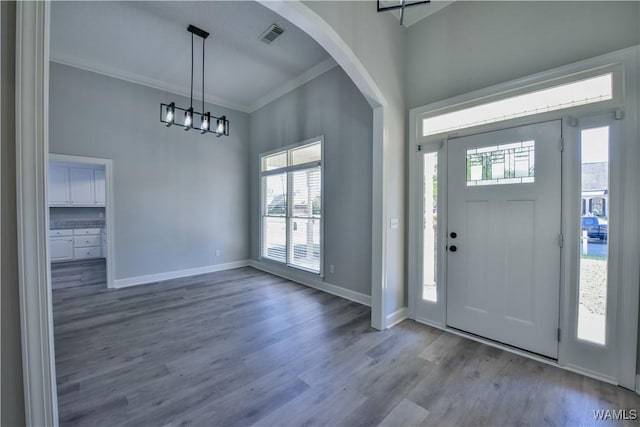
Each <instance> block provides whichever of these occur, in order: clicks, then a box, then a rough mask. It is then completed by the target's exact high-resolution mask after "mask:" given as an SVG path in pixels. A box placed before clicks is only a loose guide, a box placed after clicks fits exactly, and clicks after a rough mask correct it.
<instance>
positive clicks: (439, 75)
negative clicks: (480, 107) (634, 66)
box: [405, 1, 640, 108]
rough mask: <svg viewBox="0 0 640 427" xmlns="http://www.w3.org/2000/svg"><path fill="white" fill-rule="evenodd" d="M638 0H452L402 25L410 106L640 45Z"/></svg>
mask: <svg viewBox="0 0 640 427" xmlns="http://www.w3.org/2000/svg"><path fill="white" fill-rule="evenodd" d="M639 8H640V2H637V1H636V2H633V1H626V2H611V1H607V2H580V3H576V2H573V1H568V2H565V1H553V2H551V1H539V2H533V1H523V2H520V1H517V2H506V1H498V2H490V1H474V2H465V1H460V2H455V3H453V4H452V5H451V6H448V7H446V8H444V9H443V10H441V11H439V12H437V13H435V14H433V15H431V16H430V17H428V18H426V19H424V20H422V21H420V22H418V23H417V24H415V25H413V26H411V27H410V28H409V30H408V50H407V78H406V82H405V90H406V94H407V107H408V108H414V107H418V106H421V105H426V104H429V103H432V102H435V101H440V100H443V99H447V98H450V97H452V96H456V95H460V94H463V93H467V92H470V91H473V90H476V89H480V88H483V87H487V86H491V85H494V84H497V83H502V82H505V81H508V80H513V79H516V78H518V77H523V76H527V75H529V74H533V73H536V72H540V71H544V70H548V69H551V68H554V67H559V66H561V65H565V64H570V63H573V62H577V61H580V60H583V59H587V58H591V57H594V56H598V55H601V54H604V53H607V52H611V51H614V50H618V49H622V48H625V47H629V46H633V45H636V44H638V43H640V26H639V25H640V24H639V22H640V9H639Z"/></svg>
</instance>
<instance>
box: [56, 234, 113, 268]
mask: <svg viewBox="0 0 640 427" xmlns="http://www.w3.org/2000/svg"><path fill="white" fill-rule="evenodd" d="M49 236H50V239H49V242H50V246H49V252H50V256H51V261H52V262H55V261H71V260H78V259H89V258H106V257H107V237H106V236H107V234H106V230H104V229H102V228H76V229H68V230H50V232H49Z"/></svg>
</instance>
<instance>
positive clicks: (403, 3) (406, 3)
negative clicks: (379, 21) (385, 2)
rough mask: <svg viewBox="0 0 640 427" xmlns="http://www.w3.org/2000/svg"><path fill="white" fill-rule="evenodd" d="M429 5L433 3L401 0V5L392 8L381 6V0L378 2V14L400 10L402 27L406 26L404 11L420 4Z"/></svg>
mask: <svg viewBox="0 0 640 427" xmlns="http://www.w3.org/2000/svg"><path fill="white" fill-rule="evenodd" d="M427 3H431V0H415V1H411V0H409V1H407V0H400V4H394V5H391V6H381V5H380V0H378V9H377V11H378V13H380V12H386V11H388V10H398V9H400V25H402V24H404V10H405V9H406V8H408V7H411V6H417V5H419V4H427Z"/></svg>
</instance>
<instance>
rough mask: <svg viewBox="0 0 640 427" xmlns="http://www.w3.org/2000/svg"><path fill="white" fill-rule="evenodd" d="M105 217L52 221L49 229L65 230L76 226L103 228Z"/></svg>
mask: <svg viewBox="0 0 640 427" xmlns="http://www.w3.org/2000/svg"><path fill="white" fill-rule="evenodd" d="M103 227H104V219H65V220H56V221H51V223H50V224H49V229H51V230H64V229H74V228H103Z"/></svg>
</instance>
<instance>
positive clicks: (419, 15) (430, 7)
mask: <svg viewBox="0 0 640 427" xmlns="http://www.w3.org/2000/svg"><path fill="white" fill-rule="evenodd" d="M454 1H455V0H431V3H426V4H420V5H416V6H410V7H407V8H405V9H404V22H403V25H404V26H405V27H410V26H411V25H413V24H415V23H416V22H418V21H422V20H423V19H424V18H426V17H427V16H430V15H433V14H434V13H436V12H437V11H439V10H442V9H444V8H445V7H447V6H449V5H450V4H451V3H453V2H454ZM412 2H413V0H407V3H412ZM401 3H402V1H401V0H381V1H380V6H395V5H399V4H401ZM387 13H392V14H393V16H395V17H396V18H397V19H398V21H399V20H400V11H399V10H393V11H390V12H387Z"/></svg>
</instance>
